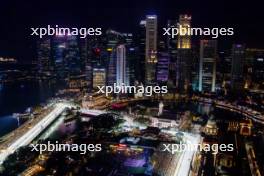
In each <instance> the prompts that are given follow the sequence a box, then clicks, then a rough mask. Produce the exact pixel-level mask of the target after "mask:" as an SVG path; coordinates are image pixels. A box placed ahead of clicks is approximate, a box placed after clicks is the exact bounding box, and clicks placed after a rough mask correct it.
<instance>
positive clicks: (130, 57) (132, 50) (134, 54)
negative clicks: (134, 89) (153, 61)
mask: <svg viewBox="0 0 264 176" xmlns="http://www.w3.org/2000/svg"><path fill="white" fill-rule="evenodd" d="M126 61H127V64H126V67H127V75H128V80H129V84H130V85H134V83H135V81H137V80H138V79H137V78H136V71H137V69H136V68H137V66H139V63H138V62H139V57H138V49H137V48H136V47H134V46H133V45H132V46H127V51H126Z"/></svg>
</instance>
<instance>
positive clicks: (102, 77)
mask: <svg viewBox="0 0 264 176" xmlns="http://www.w3.org/2000/svg"><path fill="white" fill-rule="evenodd" d="M105 82H106V72H105V69H104V68H93V88H94V89H98V86H105Z"/></svg>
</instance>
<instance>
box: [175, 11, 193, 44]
mask: <svg viewBox="0 0 264 176" xmlns="http://www.w3.org/2000/svg"><path fill="white" fill-rule="evenodd" d="M191 20H192V17H191V16H188V15H186V14H185V15H180V17H179V23H178V28H179V30H180V28H182V29H183V31H184V30H186V31H187V30H188V29H189V28H191ZM178 48H179V49H190V48H191V35H190V34H188V33H184V32H183V33H180V34H179V35H178Z"/></svg>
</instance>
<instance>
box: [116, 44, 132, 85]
mask: <svg viewBox="0 0 264 176" xmlns="http://www.w3.org/2000/svg"><path fill="white" fill-rule="evenodd" d="M116 84H117V85H118V86H121V85H122V84H124V85H129V80H128V74H127V66H126V47H125V45H119V46H118V47H117V49H116Z"/></svg>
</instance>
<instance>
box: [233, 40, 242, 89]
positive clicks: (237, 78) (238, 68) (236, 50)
mask: <svg viewBox="0 0 264 176" xmlns="http://www.w3.org/2000/svg"><path fill="white" fill-rule="evenodd" d="M244 60H245V46H244V45H241V44H233V46H232V64H231V88H232V89H234V90H242V89H243V86H244V79H243V67H244Z"/></svg>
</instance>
